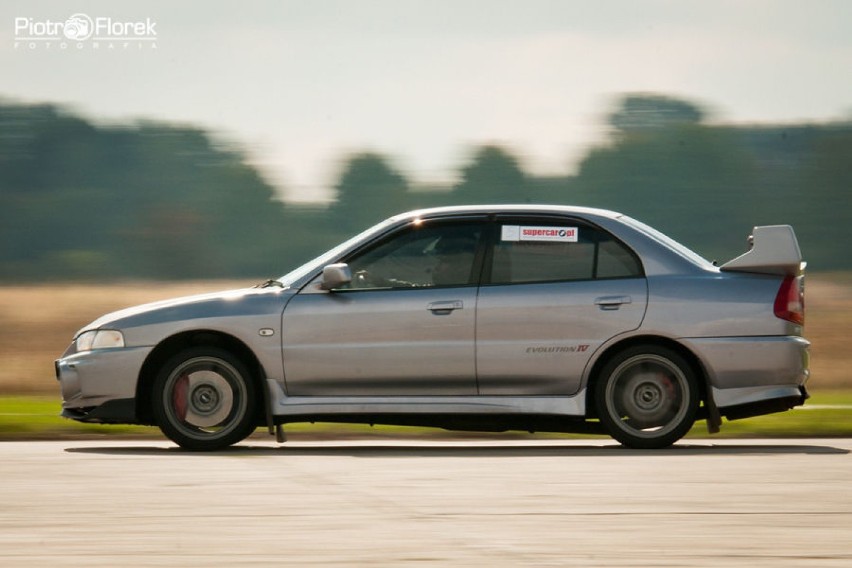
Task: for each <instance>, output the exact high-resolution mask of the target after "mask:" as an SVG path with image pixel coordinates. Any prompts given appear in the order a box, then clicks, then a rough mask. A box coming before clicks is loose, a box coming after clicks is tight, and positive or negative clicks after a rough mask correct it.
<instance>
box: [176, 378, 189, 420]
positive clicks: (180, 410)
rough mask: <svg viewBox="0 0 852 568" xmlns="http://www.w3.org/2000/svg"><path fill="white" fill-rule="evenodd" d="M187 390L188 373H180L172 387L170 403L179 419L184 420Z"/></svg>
mask: <svg viewBox="0 0 852 568" xmlns="http://www.w3.org/2000/svg"><path fill="white" fill-rule="evenodd" d="M188 390H189V375H181V376H180V377H178V379H177V380H176V381H175V388H174V389H172V404H173V405H174V407H175V412H176V413H177V415H178V418H180V419H181V420H186V406H187V404H186V393H187V391H188Z"/></svg>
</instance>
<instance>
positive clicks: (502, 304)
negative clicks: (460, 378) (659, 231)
mask: <svg viewBox="0 0 852 568" xmlns="http://www.w3.org/2000/svg"><path fill="white" fill-rule="evenodd" d="M484 279H485V285H483V286H482V288H481V289H480V293H479V302H478V310H477V319H476V327H477V354H476V364H477V376H478V385H479V393H480V394H481V395H548V394H552V395H571V394H575V393H576V392H577V391H578V390H579V388H580V380H581V377H582V373H583V369H584V368H585V366H586V363H587V362H588V361H589V358H590V356H591V355H592V354H593V353H594V352H595V350H596V349H597V348H598V347H599V346H600V345H601V344H602V343H604V342H605V341H607V340H609V339H610V338H612V337H614V336H616V335H618V334H620V333H624V332H627V331H630V330H633V329H636V328H638V327H639V325H640V324H641V322H642V318H643V317H644V314H645V308H646V304H647V295H648V292H647V284H646V280H645V278H644V275H643V271H642V266H641V263H640V262H639V259H638V258H637V257H636V255H635V254H634V253H633V252H632V251H631V250H630V249H629V248H628V247H626V246H625V245H624V244H623V243H621V242H620V241H618V240H616V239H615V238H614V237H613V236H612V235H610V234H609V233H607V232H606V231H603V230H602V229H600V228H597V227H594V226H592V225H590V224H588V223H585V222H583V221H581V220H578V219H568V218H564V217H536V216H532V217H529V216H525V217H515V216H502V217H499V218H498V219H497V223H496V227H495V230H494V231H493V235H492V247H491V250H490V254H489V255H488V257H487V258H486V267H485V276H484Z"/></svg>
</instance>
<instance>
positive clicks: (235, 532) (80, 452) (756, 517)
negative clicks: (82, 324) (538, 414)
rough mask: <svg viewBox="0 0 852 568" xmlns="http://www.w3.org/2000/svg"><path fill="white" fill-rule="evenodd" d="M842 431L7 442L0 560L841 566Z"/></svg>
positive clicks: (850, 484)
mask: <svg viewBox="0 0 852 568" xmlns="http://www.w3.org/2000/svg"><path fill="white" fill-rule="evenodd" d="M850 452H852V440H850V439H818V440H817V439H813V440H748V441H732V440H721V439H717V440H708V441H703V440H702V441H691V442H689V443H681V444H679V445H678V446H675V447H674V448H671V449H668V450H664V451H634V450H627V449H624V448H621V447H619V446H617V445H614V444H613V443H610V442H606V441H602V440H597V439H595V440H591V441H553V440H550V441H533V442H530V441H524V442H517V441H505V442H503V441H488V442H460V441H453V442H428V443H424V442H417V441H412V442H408V441H387V442H385V441H374V440H369V441H355V442H353V441H349V442H288V443H286V444H284V445H280V446H278V445H276V444H274V443H272V442H265V441H261V442H258V441H254V440H251V441H249V442H247V443H244V444H242V445H240V446H238V447H236V448H234V449H232V450H231V451H226V452H219V453H214V454H191V453H185V452H181V451H179V450H178V449H177V448H176V447H175V446H173V445H171V444H168V443H165V442H162V443H160V442H150V441H148V442H118V441H115V440H108V441H103V442H79V441H63V442H5V443H0V566H3V567H17V566H50V567H56V566H75V567H79V566H87V567H89V566H110V567H115V566H228V567H239V566H266V565H269V566H273V565H275V566H281V565H289V566H325V565H330V566H489V567H491V566H678V567H682V566H714V567H718V566H749V567H753V566H767V567H769V566H771V567H773V568H774V567H779V566H832V567H834V566H836V567H841V566H842V567H844V568H845V567H848V566H852V454H850Z"/></svg>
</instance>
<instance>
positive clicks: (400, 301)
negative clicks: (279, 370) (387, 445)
mask: <svg viewBox="0 0 852 568" xmlns="http://www.w3.org/2000/svg"><path fill="white" fill-rule="evenodd" d="M484 227H485V224H484V220H483V219H465V220H461V221H458V220H456V221H452V222H442V221H440V220H436V221H431V222H430V221H425V222H415V223H411V224H410V225H408V226H406V227H404V228H402V229H400V230H398V231H396V232H395V233H393V234H392V235H391V236H390V237H386V238H383V239H382V240H381V241H380V242H377V243H375V244H374V245H371V246H370V247H369V248H367V249H365V250H362V251H359V252H357V253H356V254H355V255H353V256H351V257H349V258H343V259H340V260H341V261H343V262H346V263H347V264H348V265H349V268H350V270H351V272H352V275H353V279H352V282H351V283H350V284H349V285H348V286H346V287H345V288H342V289H340V290H333V291H323V290H319V289H318V288H317V287H316V286H315V285H311V284H309V285H308V286H306V287H305V288H304V289H303V290H302V291H301V292H300V293H299V294H297V295H296V296H295V297H294V298H293V299H292V300H291V301H290V302H289V303H288V305H287V308H286V309H285V311H284V315H283V325H282V327H283V334H282V341H283V357H284V369H285V380H286V384H287V392H288V394H289V395H295V396H405V395H410V396H423V395H474V394H476V358H475V324H476V302H477V283H478V280H479V276H480V272H481V267H482V257H483V254H482V252H481V250H482V246H483V237H484V232H485V231H484Z"/></svg>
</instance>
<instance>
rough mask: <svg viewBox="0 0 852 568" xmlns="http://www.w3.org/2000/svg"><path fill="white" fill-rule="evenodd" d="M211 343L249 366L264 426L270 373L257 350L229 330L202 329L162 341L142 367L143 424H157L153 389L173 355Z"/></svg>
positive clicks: (140, 408) (139, 417)
mask: <svg viewBox="0 0 852 568" xmlns="http://www.w3.org/2000/svg"><path fill="white" fill-rule="evenodd" d="M199 346H211V347H218V348H220V349H224V350H225V351H228V352H229V353H231V354H233V355H234V356H235V357H237V358H239V359H240V360H241V361H242V362H243V363H244V364H245V365H246V367H248V370H249V372H250V373H251V380H252V381H253V382H254V386H255V387H256V389H257V392H258V393H259V394H260V396H259V397H258V407H257V409H256V412H257V422H258V425H261V424H262V423H264V422H263V418H264V416H265V414H264V410H265V409H266V406H267V401H266V398H267V394H266V388H264V385H265V380H264V379H265V377H266V374H265V372H264V369H263V366H262V365H261V364H260V361H259V360H258V358H257V356H256V355H255V354H254V352H253V351H252V350H251V349H250V348H249V347H248V346H247V345H246V344H245V343H243V342H242V341H240V340H239V339H237V338H236V337H234V336H233V335H229V334H227V333H224V332H221V331H215V330H207V329H198V330H192V331H184V332H181V333H177V334H175V335H172V336H171V337H168V338H166V339H164V340H163V341H161V342H160V343H159V344H158V345H157V346H156V347H155V348H154V349H153V350H152V351H151V353H149V354H148V357H147V358H146V359H145V362H144V363H143V364H142V368H141V369H140V370H139V378H138V380H137V382H136V417H137V420H138V421H139V422H140V423H142V424H148V425H153V424H154V423H155V420H154V413H153V407H152V390H153V385H154V380H155V379H156V377H157V372H158V371H159V370H160V368H161V367H162V366H163V364H165V363H166V361H168V360H169V359H170V358H171V357H173V356H174V355H176V354H177V353H179V352H181V351H183V350H184V349H187V348H189V347H199Z"/></svg>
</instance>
